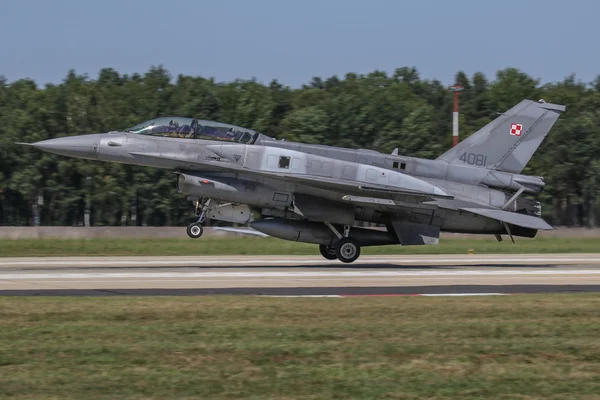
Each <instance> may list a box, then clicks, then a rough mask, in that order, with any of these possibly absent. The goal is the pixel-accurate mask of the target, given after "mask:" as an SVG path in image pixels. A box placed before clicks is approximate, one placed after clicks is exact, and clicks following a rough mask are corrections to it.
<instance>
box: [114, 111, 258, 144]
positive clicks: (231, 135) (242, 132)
mask: <svg viewBox="0 0 600 400" xmlns="http://www.w3.org/2000/svg"><path fill="white" fill-rule="evenodd" d="M125 132H132V133H137V134H140V135H151V136H162V137H173V138H180V139H205V140H224V141H229V142H237V143H244V144H253V143H254V142H255V141H256V139H258V137H259V135H260V134H259V133H258V132H255V131H253V130H251V129H246V128H241V127H239V126H235V125H229V124H222V123H220V122H214V121H207V120H198V119H195V118H185V117H161V118H154V119H151V120H149V121H146V122H142V123H141V124H137V125H136V126H134V127H131V128H129V129H126V130H125Z"/></svg>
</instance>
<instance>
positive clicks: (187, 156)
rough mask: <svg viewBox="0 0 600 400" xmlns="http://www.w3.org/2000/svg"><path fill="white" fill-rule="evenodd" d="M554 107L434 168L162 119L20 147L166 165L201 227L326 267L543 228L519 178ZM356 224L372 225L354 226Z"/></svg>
mask: <svg viewBox="0 0 600 400" xmlns="http://www.w3.org/2000/svg"><path fill="white" fill-rule="evenodd" d="M563 111H565V107H564V106H562V105H557V104H551V103H546V102H545V101H543V100H540V101H531V100H523V101H521V102H520V103H519V104H517V105H516V106H514V107H513V108H511V109H510V110H508V111H506V112H505V113H502V114H500V115H499V116H498V117H497V118H496V119H495V120H494V121H492V122H490V123H489V124H488V125H486V126H484V127H483V128H481V129H480V130H478V131H477V132H475V133H474V134H473V135H471V136H470V137H468V138H467V139H466V140H464V141H462V142H461V143H459V144H458V145H457V146H455V147H453V148H451V149H450V150H448V151H447V152H445V153H444V154H442V155H440V156H439V157H438V158H436V159H435V160H429V159H421V158H414V157H406V156H402V155H399V151H398V149H396V150H394V152H393V153H392V154H383V153H379V152H377V151H373V150H366V149H348V148H340V147H333V146H324V145H312V144H303V143H296V142H289V141H283V140H276V139H274V138H270V137H268V136H265V135H263V134H261V133H259V132H255V131H253V130H250V129H245V128H242V127H238V126H234V125H229V124H223V123H217V122H213V121H205V120H199V119H195V118H181V117H163V118H156V119H152V120H150V121H146V122H143V123H141V124H139V125H136V126H134V127H132V128H129V129H125V130H123V131H113V132H107V133H100V134H92V135H81V136H72V137H62V138H56V139H50V140H44V141H41V142H37V143H33V144H30V145H31V146H33V147H36V148H38V149H41V150H44V151H47V152H51V153H56V154H60V155H64V156H69V157H77V158H84V159H91V160H100V161H108V162H118V163H125V164H134V165H143V166H151V167H160V168H167V169H170V170H172V171H173V172H174V173H175V175H176V178H175V179H174V184H175V185H176V186H177V190H178V192H179V193H181V194H183V195H187V196H188V197H187V198H188V199H189V200H191V201H192V202H193V203H194V204H195V215H196V216H197V217H198V218H197V221H196V222H194V223H192V224H190V225H189V226H188V227H187V233H188V235H189V236H190V237H191V238H199V237H200V236H202V233H203V229H202V223H203V222H204V220H205V219H206V218H211V219H214V220H220V221H228V222H235V223H240V224H244V223H247V222H249V221H250V220H251V217H252V215H253V214H254V215H255V216H259V218H258V219H255V220H253V222H251V223H250V226H251V228H253V229H254V230H256V231H258V232H262V233H264V234H267V235H270V236H274V237H277V238H281V239H286V240H293V241H298V242H307V243H314V244H316V245H318V246H319V250H320V253H321V254H322V256H323V257H325V258H326V259H329V260H335V259H338V260H340V261H342V262H344V263H350V262H353V261H355V260H356V259H357V258H358V257H359V256H360V251H361V247H364V246H379V245H403V246H408V245H426V244H436V243H438V241H439V236H440V232H442V231H444V232H459V233H476V234H489V235H495V237H496V239H497V240H498V241H501V240H502V235H508V236H509V237H510V238H511V240H512V241H513V242H514V236H519V237H528V238H532V237H535V235H536V233H537V231H538V230H545V229H552V227H551V226H550V225H549V224H548V223H546V222H545V221H544V220H543V219H542V218H541V217H540V216H541V208H540V203H539V202H538V201H537V200H536V196H537V195H538V194H539V193H540V192H541V191H542V189H543V187H544V181H543V179H542V177H538V176H527V175H523V174H521V172H522V170H523V168H524V167H525V165H526V164H527V163H528V162H529V160H530V158H531V157H532V155H533V154H534V152H535V151H536V150H537V148H538V147H539V145H540V144H541V143H542V141H543V140H544V138H545V137H546V135H547V134H548V132H549V131H550V129H551V127H552V126H553V125H554V123H555V122H556V120H557V119H558V117H559V115H560V113H561V112H563ZM363 222H367V223H371V224H370V225H371V226H375V227H374V228H365V227H363V226H360V225H365V224H364V223H363Z"/></svg>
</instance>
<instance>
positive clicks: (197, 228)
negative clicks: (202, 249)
mask: <svg viewBox="0 0 600 400" xmlns="http://www.w3.org/2000/svg"><path fill="white" fill-rule="evenodd" d="M203 233H204V229H203V228H202V225H200V224H199V223H197V222H194V223H193V224H189V225H188V227H187V234H188V236H189V237H191V238H192V239H198V238H199V237H200V236H202V234H203Z"/></svg>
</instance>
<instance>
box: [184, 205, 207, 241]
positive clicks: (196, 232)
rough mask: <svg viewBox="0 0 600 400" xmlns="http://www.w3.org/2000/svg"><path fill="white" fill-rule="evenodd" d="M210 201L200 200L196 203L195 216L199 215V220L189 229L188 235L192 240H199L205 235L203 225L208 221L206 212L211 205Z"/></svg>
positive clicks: (190, 225) (189, 226)
mask: <svg viewBox="0 0 600 400" xmlns="http://www.w3.org/2000/svg"><path fill="white" fill-rule="evenodd" d="M210 200H211V199H207V200H204V199H202V200H199V201H196V202H195V205H196V209H195V214H196V215H198V220H197V221H196V222H192V223H191V224H189V225H188V227H187V234H188V236H189V237H191V238H192V239H198V238H199V237H200V236H202V234H203V233H204V229H203V228H202V223H203V222H204V221H205V220H206V210H207V209H208V206H209V205H210Z"/></svg>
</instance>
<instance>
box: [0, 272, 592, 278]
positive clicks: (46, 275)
mask: <svg viewBox="0 0 600 400" xmlns="http://www.w3.org/2000/svg"><path fill="white" fill-rule="evenodd" d="M518 275H521V276H525V275H600V269H597V270H593V269H588V270H569V269H561V270H552V269H537V270H514V269H507V270H492V271H489V270H488V271H486V270H433V271H431V270H425V271H397V270H392V271H381V270H378V271H365V270H363V271H335V270H332V271H322V270H321V271H247V272H227V271H222V272H214V271H206V272H145V271H139V272H138V271H136V272H90V273H68V272H67V273H62V272H52V273H30V274H28V273H21V272H20V273H6V272H5V273H0V280H16V279H29V280H37V279H94V280H96V279H149V278H153V279H171V278H185V279H190V278H207V279H208V278H227V279H231V278H246V279H253V278H328V277H332V278H361V277H378V278H380V277H411V276H426V277H436V276H440V277H443V276H518Z"/></svg>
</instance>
